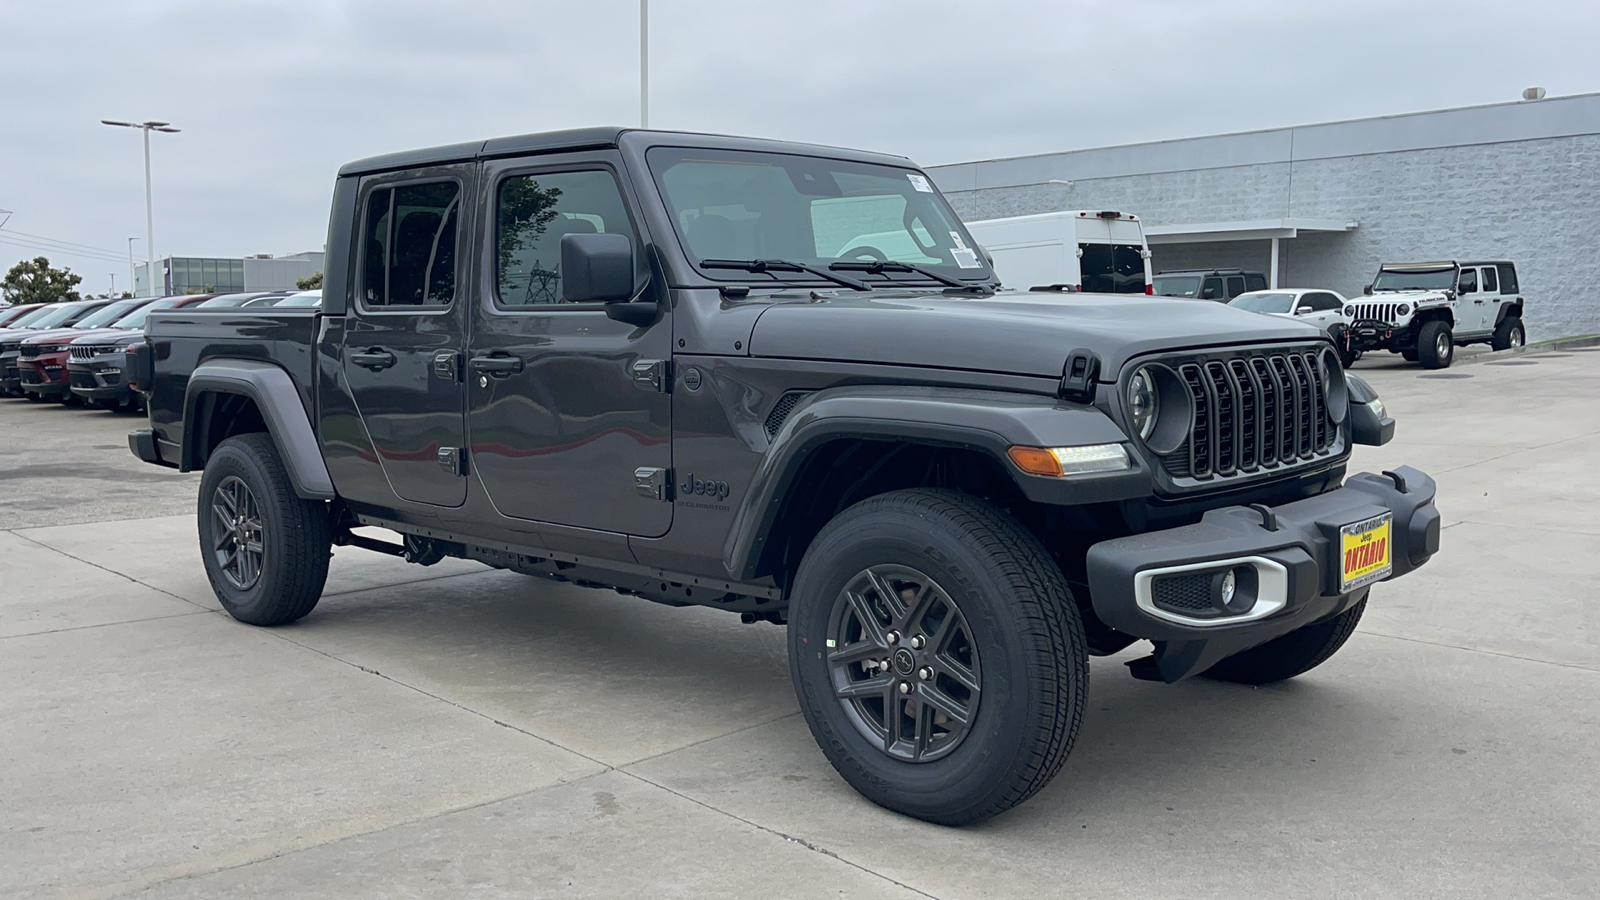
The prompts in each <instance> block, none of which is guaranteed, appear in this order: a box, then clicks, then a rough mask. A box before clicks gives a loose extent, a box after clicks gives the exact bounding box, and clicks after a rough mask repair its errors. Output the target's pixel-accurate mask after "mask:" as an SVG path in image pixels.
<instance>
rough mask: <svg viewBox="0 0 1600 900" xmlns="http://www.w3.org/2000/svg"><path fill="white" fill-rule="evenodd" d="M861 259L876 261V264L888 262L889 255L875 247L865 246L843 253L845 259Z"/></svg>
mask: <svg viewBox="0 0 1600 900" xmlns="http://www.w3.org/2000/svg"><path fill="white" fill-rule="evenodd" d="M862 257H866V258H867V259H871V260H876V261H877V262H888V261H889V254H887V253H885V252H883V251H882V250H879V249H878V248H877V247H873V246H869V245H867V244H862V245H861V246H859V247H854V248H852V249H850V250H847V251H845V258H846V259H861V258H862Z"/></svg>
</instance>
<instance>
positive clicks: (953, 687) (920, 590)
mask: <svg viewBox="0 0 1600 900" xmlns="http://www.w3.org/2000/svg"><path fill="white" fill-rule="evenodd" d="M828 646H829V647H830V648H833V649H831V650H830V651H829V653H828V666H829V668H830V670H831V673H832V676H833V690H834V695H835V696H836V697H837V698H838V699H839V703H840V705H841V706H843V708H844V710H845V713H846V715H847V716H848V717H849V719H850V722H851V724H853V725H854V726H855V727H856V730H857V731H859V732H860V733H861V734H862V736H863V737H865V738H867V739H868V740H870V741H873V742H875V743H876V744H878V745H879V746H881V747H882V748H883V752H884V753H886V754H888V755H889V756H891V757H894V758H895V759H900V760H905V761H907V762H919V763H920V762H931V761H933V760H936V759H938V758H940V757H942V756H944V755H946V754H948V753H950V752H951V751H952V750H954V749H955V748H956V747H957V746H958V745H960V743H961V741H962V739H963V738H965V737H966V736H967V732H968V730H969V728H970V727H971V725H972V721H973V718H974V717H975V716H976V715H977V712H978V701H979V697H980V696H981V694H982V677H983V670H982V668H981V665H980V663H979V660H978V648H977V646H976V645H975V643H974V642H973V639H972V629H971V627H970V626H969V625H968V624H967V620H966V617H965V616H963V615H962V614H961V609H960V607H958V606H957V605H956V603H955V601H954V600H952V599H951V598H950V595H949V594H948V593H946V592H945V590H944V589H943V588H941V587H940V586H939V585H938V583H936V582H935V581H934V580H933V579H932V578H929V577H928V576H927V575H925V574H923V573H921V572H919V571H917V570H916V569H913V568H910V567H908V566H899V565H879V566H872V567H870V568H868V569H866V570H865V571H863V572H861V573H860V574H859V575H857V576H856V577H855V578H854V579H852V580H851V581H850V583H849V584H848V585H846V586H845V588H844V590H842V591H840V592H839V596H838V598H837V599H835V600H834V605H833V613H832V615H831V617H830V622H829V625H828Z"/></svg>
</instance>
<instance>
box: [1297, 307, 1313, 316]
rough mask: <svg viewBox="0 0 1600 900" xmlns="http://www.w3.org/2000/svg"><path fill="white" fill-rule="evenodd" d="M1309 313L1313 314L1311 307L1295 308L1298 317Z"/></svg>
mask: <svg viewBox="0 0 1600 900" xmlns="http://www.w3.org/2000/svg"><path fill="white" fill-rule="evenodd" d="M1308 312H1311V307H1309V306H1296V307H1295V308H1294V314H1295V315H1297V316H1303V315H1305V314H1306V313H1308Z"/></svg>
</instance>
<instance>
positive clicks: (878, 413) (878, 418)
mask: <svg viewBox="0 0 1600 900" xmlns="http://www.w3.org/2000/svg"><path fill="white" fill-rule="evenodd" d="M862 438H865V439H869V440H871V439H877V440H885V441H897V442H904V443H912V444H922V445H929V446H946V447H959V448H965V449H972V450H977V451H979V452H982V453H985V454H987V455H989V456H990V457H992V458H994V459H995V460H996V461H997V462H998V463H999V464H1000V465H1001V467H1002V468H1003V469H1004V470H1005V471H1006V473H1007V474H1009V475H1010V476H1011V478H1012V480H1013V481H1014V482H1015V483H1016V484H1017V486H1018V487H1019V488H1020V489H1021V490H1022V492H1023V494H1025V495H1026V496H1027V497H1028V498H1029V499H1030V500H1033V501H1036V502H1041V503H1049V504H1054V505H1062V506H1075V505H1082V504H1086V503H1103V502H1109V501H1115V500H1126V499H1132V498H1135V497H1143V496H1147V495H1148V494H1149V493H1150V491H1151V485H1152V483H1153V479H1152V476H1151V473H1150V471H1149V470H1148V469H1147V468H1146V466H1145V464H1144V461H1143V460H1142V458H1141V457H1140V455H1139V454H1138V453H1137V452H1136V451H1133V450H1132V448H1130V452H1129V457H1130V460H1131V462H1132V465H1131V467H1130V468H1129V469H1127V470H1126V471H1123V472H1115V473H1106V474H1100V475H1085V476H1076V477H1068V478H1048V477H1044V476H1040V475H1029V474H1027V473H1025V472H1023V471H1021V470H1020V469H1018V468H1017V467H1016V465H1015V464H1014V463H1012V462H1011V460H1010V458H1009V457H1008V456H1007V455H1006V450H1007V449H1008V448H1010V447H1012V446H1015V445H1022V446H1030V447H1073V446H1085V445H1089V444H1112V443H1127V441H1128V438H1127V436H1126V435H1124V434H1123V432H1122V429H1121V428H1119V427H1118V426H1117V424H1116V423H1115V422H1113V421H1112V420H1111V418H1110V417H1108V416H1107V415H1106V414H1105V413H1103V412H1101V411H1100V410H1099V409H1096V408H1094V407H1092V406H1079V405H1075V404H1065V403H1062V402H1060V401H1057V400H1056V399H1055V398H1053V397H1047V396H1043V395H1023V394H1008V393H1000V392H995V391H981V390H969V389H956V388H931V387H911V386H905V387H899V386H882V385H872V386H863V387H841V388H830V389H826V390H821V391H817V392H816V393H814V394H812V395H810V396H809V397H807V398H806V399H804V400H802V401H801V402H800V405H799V406H797V407H796V408H795V409H794V411H793V412H791V413H790V414H789V417H788V418H787V419H786V420H785V421H784V423H783V426H782V427H781V428H780V429H779V430H778V433H777V435H775V436H774V437H773V440H772V444H771V446H770V447H769V448H768V449H767V453H766V455H765V456H764V457H763V458H762V460H761V463H760V465H759V466H758V467H757V468H756V471H755V474H754V475H753V476H752V477H751V480H750V486H749V489H748V490H746V491H745V497H744V501H743V502H742V503H741V504H740V505H739V508H738V509H737V510H736V511H735V513H734V518H733V522H732V525H731V527H730V528H729V530H728V536H727V538H726V540H725V541H724V543H723V554H722V562H723V565H724V566H725V567H726V568H727V570H728V573H729V575H730V576H731V577H733V578H734V579H735V580H750V579H752V578H754V577H755V574H754V573H755V571H756V568H757V566H758V565H759V563H760V560H761V556H762V551H763V550H764V549H765V547H766V544H767V539H768V538H769V536H771V534H772V533H773V531H774V530H775V527H776V525H777V519H778V515H779V512H780V510H781V509H782V507H783V502H784V500H785V498H786V497H787V496H788V495H789V493H790V491H791V490H792V489H793V488H794V487H795V480H796V478H797V477H798V476H799V474H800V471H801V468H802V466H803V465H804V464H805V463H806V462H807V461H808V459H809V458H810V457H811V455H812V454H813V453H815V452H816V451H817V450H819V449H821V448H822V447H823V446H825V445H826V444H828V443H830V442H833V441H836V440H840V439H862Z"/></svg>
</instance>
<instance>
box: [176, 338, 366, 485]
mask: <svg viewBox="0 0 1600 900" xmlns="http://www.w3.org/2000/svg"><path fill="white" fill-rule="evenodd" d="M183 421H184V422H185V423H186V426H185V428H184V435H183V438H184V440H183V453H182V461H181V462H180V464H179V468H180V469H181V470H182V471H190V470H193V469H197V468H203V467H204V466H205V463H206V460H207V458H209V457H210V455H211V451H212V450H214V449H215V448H216V446H217V445H218V444H220V443H222V442H223V441H225V440H227V439H228V438H230V437H233V436H234V435H237V434H249V433H253V432H265V433H266V434H267V435H268V436H269V437H270V438H272V442H273V444H274V446H276V447H277V449H278V456H279V458H280V459H282V460H283V465H284V468H285V469H286V470H287V471H288V474H289V481H290V483H291V484H292V485H293V486H294V492H295V494H296V495H297V496H299V497H300V498H302V499H305V500H332V499H333V498H334V497H335V492H334V489H333V479H332V477H331V476H330V475H329V474H328V467H327V465H326V464H325V463H324V462H323V460H322V450H321V448H320V447H319V446H318V444H317V437H316V431H315V430H314V429H313V428H312V427H311V417H310V416H309V415H307V413H306V410H305V407H303V406H302V405H301V403H300V394H299V392H298V391H297V390H296V389H295V385H294V381H293V379H292V378H290V376H289V373H288V372H286V371H284V370H283V369H282V368H279V367H278V366H275V365H272V364H270V363H264V362H259V361H256V360H242V359H241V360H208V361H206V362H204V363H202V364H201V365H200V366H198V367H197V368H196V369H195V370H194V373H193V374H191V375H190V376H189V384H188V387H187V389H186V391H185V394H184V407H183Z"/></svg>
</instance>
